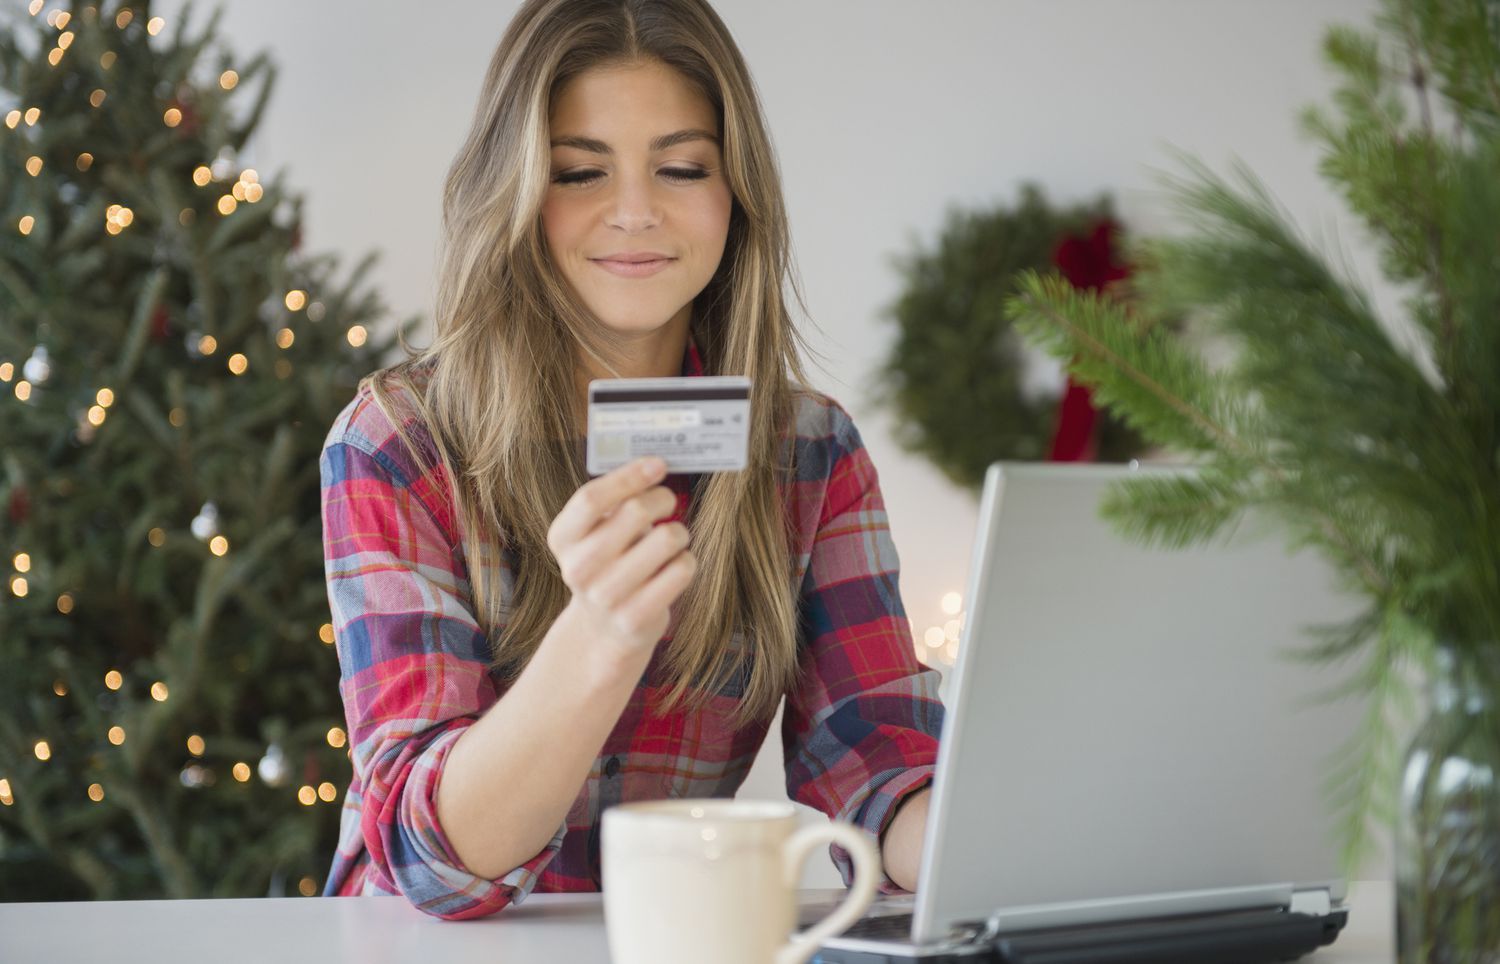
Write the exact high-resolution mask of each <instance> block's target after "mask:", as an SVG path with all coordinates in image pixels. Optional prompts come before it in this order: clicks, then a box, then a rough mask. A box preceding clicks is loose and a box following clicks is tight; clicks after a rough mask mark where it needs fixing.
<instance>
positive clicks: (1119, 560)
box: [803, 462, 1363, 964]
mask: <svg viewBox="0 0 1500 964" xmlns="http://www.w3.org/2000/svg"><path fill="white" fill-rule="evenodd" d="M1192 472H1193V470H1192V469H1190V468H1182V467H1149V468H1148V467H1140V466H1137V465H1135V463H1132V464H1131V465H1130V466H1101V465H1058V464H1031V463H1027V464H1023V463H1005V462H997V463H995V464H993V465H991V466H990V467H989V470H988V472H987V474H986V476H985V482H984V490H983V494H982V497H981V501H980V513H979V528H978V532H977V538H976V539H975V542H974V547H973V552H972V558H971V563H970V573H969V581H968V591H967V595H966V596H965V600H966V603H967V605H968V607H969V609H968V613H967V615H966V616H965V621H964V626H963V629H962V632H961V634H960V642H959V653H958V659H957V663H956V665H955V666H954V668H953V671H952V674H953V675H952V678H951V679H950V680H949V689H948V693H947V699H946V702H947V707H946V713H945V718H944V726H943V731H942V735H941V740H940V744H939V750H938V761H937V768H936V775H935V777H934V782H933V791H932V793H933V796H932V801H931V804H930V807H929V817H928V824H927V828H926V838H925V844H924V848H923V856H922V862H921V866H920V870H919V875H918V886H917V893H916V894H915V895H914V896H911V897H906V898H904V899H896V900H883V901H880V902H878V903H877V907H876V908H875V909H872V912H871V913H870V914H868V915H867V916H866V917H865V918H864V919H862V920H860V921H858V922H856V923H855V924H854V925H853V926H852V927H851V928H850V929H849V930H848V931H846V932H845V933H844V934H843V935H841V936H839V937H837V938H833V939H830V940H828V941H827V942H826V943H825V945H824V946H823V948H822V949H821V950H820V951H819V954H818V957H817V958H815V960H817V961H820V962H822V964H890V962H897V961H921V962H924V964H935V962H942V961H950V960H966V961H972V960H996V961H1007V962H1017V964H1021V962H1043V961H1045V962H1046V964H1071V962H1085V961H1111V962H1124V961H1156V962H1165V961H1181V962H1188V961H1214V962H1218V964H1232V962H1236V961H1244V962H1250V961H1268V960H1279V959H1288V958H1293V957H1297V956H1299V955H1302V954H1306V953H1308V952H1310V951H1313V950H1315V949H1316V948H1318V947H1320V946H1323V945H1325V944H1328V943H1331V942H1332V941H1333V940H1334V938H1336V937H1337V935H1338V933H1339V931H1340V929H1341V928H1342V927H1343V925H1344V923H1345V922H1346V920H1347V915H1348V908H1347V907H1346V906H1345V903H1344V898H1345V894H1346V887H1345V881H1344V880H1343V879H1341V876H1340V866H1339V860H1338V848H1337V843H1336V841H1337V833H1336V828H1337V826H1338V822H1339V815H1338V814H1337V812H1336V808H1335V807H1334V806H1333V805H1332V804H1330V802H1329V799H1328V798H1327V796H1326V795H1325V793H1324V786H1325V780H1326V776H1327V774H1328V772H1329V769H1330V766H1331V764H1332V763H1333V762H1334V760H1335V759H1336V754H1338V753H1339V752H1340V751H1341V749H1343V748H1344V747H1345V744H1346V743H1347V742H1348V741H1349V740H1350V738H1351V737H1353V736H1354V734H1355V732H1356V730H1357V729H1358V726H1359V722H1360V718H1361V712H1362V709H1363V706H1362V704H1363V700H1362V699H1360V698H1355V697H1350V698H1346V699H1343V700H1340V701H1336V702H1330V701H1327V700H1324V699H1321V696H1322V694H1323V693H1324V692H1325V691H1326V690H1328V689H1330V688H1332V687H1333V686H1334V685H1336V684H1337V683H1338V682H1340V681H1342V680H1344V679H1345V674H1346V673H1347V672H1348V671H1349V667H1348V666H1343V667H1328V666H1321V665H1317V664H1311V663H1306V662H1298V661H1295V660H1293V659H1291V658H1289V657H1288V655H1287V652H1288V651H1289V650H1292V649H1296V648H1299V647H1301V646H1305V645H1307V644H1308V643H1310V642H1311V637H1310V636H1309V635H1308V634H1307V632H1306V630H1307V629H1308V628H1309V627H1311V626H1315V625H1320V624H1329V623H1336V622H1342V621H1344V620H1346V619H1348V618H1350V617H1352V616H1353V615H1355V613H1356V612H1358V611H1359V608H1360V600H1359V599H1357V598H1355V597H1354V596H1352V595H1349V594H1346V593H1345V592H1343V591H1341V590H1340V588H1339V584H1338V581H1337V579H1336V576H1335V574H1334V572H1333V571H1332V569H1331V567H1329V565H1328V564H1327V563H1326V562H1324V561H1323V560H1322V559H1321V558H1320V557H1319V556H1317V555H1316V554H1315V553H1314V552H1313V551H1311V550H1306V551H1302V552H1298V553H1292V552H1291V551H1290V550H1289V549H1288V548H1287V541H1286V540H1285V538H1283V536H1284V532H1283V531H1281V530H1279V529H1278V528H1277V527H1276V526H1275V525H1273V524H1272V523H1271V522H1270V521H1269V520H1268V519H1267V518H1263V517H1260V516H1256V515H1253V514H1252V515H1249V516H1247V517H1246V518H1245V519H1244V520H1242V521H1241V522H1240V523H1239V524H1238V525H1237V526H1236V527H1235V529H1234V530H1233V532H1232V533H1230V534H1229V536H1228V538H1226V537H1225V536H1224V535H1221V536H1219V537H1218V538H1217V540H1216V541H1215V542H1214V543H1212V544H1209V545H1202V546H1196V547H1192V548H1187V549H1178V550H1171V549H1150V548H1145V547H1143V546H1142V545H1140V544H1138V543H1136V542H1133V541H1131V540H1128V539H1126V538H1125V537H1123V536H1121V535H1120V534H1118V533H1117V532H1116V530H1115V529H1114V527H1113V526H1112V525H1111V524H1110V523H1108V522H1106V521H1104V520H1103V519H1101V518H1100V515H1099V511H1098V507H1099V504H1100V500H1101V497H1102V496H1103V495H1104V494H1105V492H1106V490H1107V488H1108V487H1109V486H1110V485H1111V484H1112V483H1114V482H1115V481H1117V480H1119V479H1123V478H1127V477H1131V476H1136V477H1139V476H1145V475H1151V474H1155V475H1158V476H1163V477H1167V476H1171V475H1173V474H1177V475H1190V474H1191V473H1192ZM892 911H894V912H892ZM903 911H909V912H903ZM819 912H820V909H817V908H808V909H804V911H803V915H804V918H811V919H815V917H816V915H817V914H818V913H819ZM1314 960H1315V958H1314Z"/></svg>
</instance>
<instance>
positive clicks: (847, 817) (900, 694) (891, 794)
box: [782, 405, 943, 894]
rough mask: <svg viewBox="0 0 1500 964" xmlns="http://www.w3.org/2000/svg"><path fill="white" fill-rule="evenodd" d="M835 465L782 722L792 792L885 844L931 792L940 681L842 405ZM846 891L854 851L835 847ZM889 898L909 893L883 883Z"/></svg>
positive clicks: (836, 415)
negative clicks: (912, 615)
mask: <svg viewBox="0 0 1500 964" xmlns="http://www.w3.org/2000/svg"><path fill="white" fill-rule="evenodd" d="M831 414H832V416H833V430H832V432H831V434H830V436H829V438H828V439H827V445H829V446H830V447H831V450H830V451H829V452H828V456H827V459H828V462H827V464H829V465H830V471H829V476H828V480H827V485H826V488H825V495H824V499H823V508H822V510H821V512H820V515H819V519H820V521H819V525H818V532H817V536H816V538H815V540H814V542H813V545H812V550H811V555H810V558H809V561H808V567H807V571H806V575H805V578H804V580H803V583H802V599H801V639H800V646H801V649H800V666H799V669H800V673H799V683H798V685H797V687H796V689H795V690H794V691H793V692H792V693H790V694H788V698H787V703H786V712H785V715H784V716H783V718H782V743H783V747H784V749H785V759H786V778H787V792H788V794H789V795H790V796H791V797H792V799H794V800H797V801H799V802H801V803H804V804H807V805H808V806H810V807H814V808H816V809H818V810H821V811H823V812H824V813H826V814H828V816H829V817H831V818H833V819H835V820H843V821H848V822H852V823H854V824H855V825H857V826H860V827H862V828H864V829H865V830H866V831H868V832H869V833H870V834H871V835H872V836H874V837H875V838H876V839H877V840H878V839H879V838H880V835H881V833H882V832H883V831H884V830H885V829H886V827H887V825H888V824H889V823H890V820H891V817H892V816H893V815H894V813H895V810H896V807H897V805H898V804H899V803H900V802H901V801H902V800H903V799H905V798H906V797H907V796H908V795H910V794H912V793H914V792H916V791H917V790H920V789H922V788H923V787H925V786H927V785H928V784H930V783H931V780H932V775H933V769H934V766H935V764H936V762H937V747H938V735H939V733H940V731H941V729H942V721H943V706H942V703H941V701H940V700H939V697H938V683H939V682H940V677H939V675H938V673H937V671H936V670H931V669H926V668H924V667H923V666H922V665H921V664H920V663H919V662H918V661H917V659H916V655H915V650H914V646H913V638H912V632H911V624H910V622H909V621H908V620H907V618H906V611H905V607H904V606H903V605H902V602H901V595H900V591H899V588H898V576H899V571H900V563H899V560H898V559H897V556H896V547H895V544H894V542H893V541H892V539H891V534H890V528H889V525H888V523H887V518H886V512H885V503H884V501H883V500H882V499H881V495H880V485H879V481H878V478H877V475H876V472H875V466H874V464H873V463H872V462H871V461H870V457H869V454H868V452H866V450H865V448H864V445H863V442H862V441H861V439H860V436H859V432H858V430H857V429H856V428H855V426H854V423H853V422H852V420H850V419H849V416H848V414H847V413H846V412H844V411H843V409H842V408H840V407H838V406H837V405H834V406H833V409H832V411H831ZM830 853H831V854H832V856H833V860H834V863H835V865H837V867H838V868H839V871H840V873H841V874H842V875H843V878H844V883H845V884H846V885H848V884H849V882H850V881H851V880H852V877H853V866H852V863H851V862H850V859H849V855H848V853H847V852H846V851H845V850H844V849H843V848H842V847H838V846H836V845H835V846H833V847H831V849H830ZM880 889H881V892H882V893H887V894H890V893H899V892H901V888H900V887H899V886H897V885H896V884H895V883H894V882H893V881H892V880H891V879H890V877H889V875H884V874H883V875H882V881H881V885H880Z"/></svg>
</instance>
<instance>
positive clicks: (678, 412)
mask: <svg viewBox="0 0 1500 964" xmlns="http://www.w3.org/2000/svg"><path fill="white" fill-rule="evenodd" d="M749 450H750V379H748V378H746V377H745V376H744V375H702V376H696V377H691V378H596V379H594V380H593V381H591V382H589V435H588V461H587V465H588V471H589V474H590V475H603V474H604V473H605V472H608V471H610V470H611V469H615V468H618V467H619V466H621V465H624V464H626V463H627V462H630V461H631V460H633V459H638V458H640V457H642V456H645V455H657V456H660V457H661V458H663V459H665V460H666V462H667V471H668V472H669V473H671V472H686V473H698V472H737V471H739V470H741V469H743V468H744V467H745V461H746V457H747V454H748V452H749Z"/></svg>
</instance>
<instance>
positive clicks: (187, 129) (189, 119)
mask: <svg viewBox="0 0 1500 964" xmlns="http://www.w3.org/2000/svg"><path fill="white" fill-rule="evenodd" d="M172 106H173V107H175V108H177V110H178V111H179V112H181V114H182V119H181V120H179V121H178V122H177V136H178V137H181V138H183V139H184V140H187V139H191V138H193V137H195V136H196V135H197V134H198V127H199V122H198V111H197V109H196V108H194V107H193V105H192V102H191V101H186V100H181V99H179V100H174V101H172Z"/></svg>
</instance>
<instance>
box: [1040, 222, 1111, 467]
mask: <svg viewBox="0 0 1500 964" xmlns="http://www.w3.org/2000/svg"><path fill="white" fill-rule="evenodd" d="M1119 230H1120V226H1119V224H1118V223H1116V222H1115V221H1114V220H1112V219H1110V218H1104V219H1102V220H1101V221H1099V223H1098V224H1096V225H1095V226H1094V230H1093V231H1092V232H1091V233H1090V234H1089V236H1088V237H1086V238H1081V237H1077V236H1071V237H1066V238H1063V239H1062V241H1061V242H1059V243H1058V245H1057V250H1056V251H1054V252H1053V253H1052V263H1053V264H1055V265H1056V266H1057V268H1058V270H1059V271H1061V272H1062V275H1063V277H1064V278H1067V279H1068V283H1069V284H1071V285H1072V286H1073V287H1075V288H1078V289H1080V290H1082V291H1103V290H1105V289H1107V288H1108V287H1109V286H1110V285H1111V284H1113V283H1114V282H1116V281H1119V280H1120V279H1121V278H1126V277H1129V275H1130V266H1129V265H1127V264H1125V263H1124V262H1123V261H1119V260H1117V252H1116V251H1115V246H1114V236H1115V234H1117V233H1118V232H1119ZM1092 395H1093V393H1092V392H1090V391H1089V389H1088V388H1087V387H1085V386H1083V385H1080V384H1079V383H1078V382H1076V381H1075V380H1074V379H1073V377H1072V376H1071V375H1070V376H1069V377H1068V388H1067V391H1065V392H1064V393H1063V397H1062V403H1061V404H1060V405H1059V406H1058V412H1057V429H1056V431H1055V432H1054V433H1053V435H1052V451H1051V453H1050V454H1049V455H1048V456H1047V458H1048V459H1049V460H1050V461H1053V462H1092V461H1093V460H1094V454H1095V451H1096V448H1097V440H1096V439H1095V433H1094V423H1095V422H1096V421H1097V420H1098V411H1097V410H1096V409H1095V408H1094V404H1093V398H1092Z"/></svg>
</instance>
